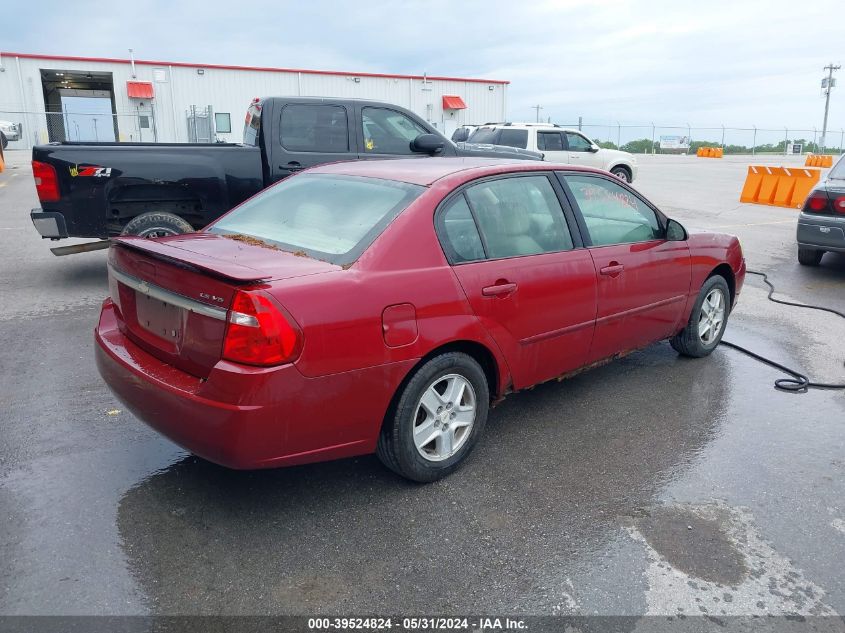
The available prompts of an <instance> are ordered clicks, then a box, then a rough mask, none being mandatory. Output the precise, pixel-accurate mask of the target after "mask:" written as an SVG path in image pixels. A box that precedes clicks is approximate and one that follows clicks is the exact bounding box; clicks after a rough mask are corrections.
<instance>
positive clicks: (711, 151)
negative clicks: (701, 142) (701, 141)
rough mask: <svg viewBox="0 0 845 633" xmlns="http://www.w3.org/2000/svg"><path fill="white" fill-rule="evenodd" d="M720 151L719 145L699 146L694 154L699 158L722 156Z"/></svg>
mask: <svg viewBox="0 0 845 633" xmlns="http://www.w3.org/2000/svg"><path fill="white" fill-rule="evenodd" d="M722 151H723V150H722V148H721V147H699V148H698V149H697V150H696V152H695V155H696V156H700V157H701V158H722Z"/></svg>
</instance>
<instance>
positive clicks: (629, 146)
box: [620, 138, 657, 154]
mask: <svg viewBox="0 0 845 633" xmlns="http://www.w3.org/2000/svg"><path fill="white" fill-rule="evenodd" d="M653 145H654V146H655V147H657V141H655V142H654V143H653ZM651 148H652V142H651V139H650V138H640V139H637V140H635V141H628V142H627V143H625V144H624V145H623V146H622V147H621V148H620V149H621V150H622V151H623V152H630V153H631V154H651Z"/></svg>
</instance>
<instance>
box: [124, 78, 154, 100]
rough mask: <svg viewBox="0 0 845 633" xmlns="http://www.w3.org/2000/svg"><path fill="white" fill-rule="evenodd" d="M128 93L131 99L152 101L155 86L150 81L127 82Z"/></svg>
mask: <svg viewBox="0 0 845 633" xmlns="http://www.w3.org/2000/svg"><path fill="white" fill-rule="evenodd" d="M126 93H127V94H128V95H129V97H130V98H131V99H152V98H153V84H152V82H150V81H127V82H126Z"/></svg>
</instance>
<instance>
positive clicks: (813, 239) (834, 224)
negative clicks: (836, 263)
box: [796, 213, 845, 253]
mask: <svg viewBox="0 0 845 633" xmlns="http://www.w3.org/2000/svg"><path fill="white" fill-rule="evenodd" d="M796 239H797V241H798V246H800V247H802V248H815V249H818V250H825V251H835V252H840V253H845V216H843V217H836V216H833V215H810V214H808V213H801V215H800V216H799V218H798V229H797V231H796Z"/></svg>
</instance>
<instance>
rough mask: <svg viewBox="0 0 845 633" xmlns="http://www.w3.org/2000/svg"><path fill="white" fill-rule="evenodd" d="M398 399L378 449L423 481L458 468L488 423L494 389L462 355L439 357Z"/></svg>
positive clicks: (397, 468) (396, 468) (387, 461)
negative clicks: (491, 391)
mask: <svg viewBox="0 0 845 633" xmlns="http://www.w3.org/2000/svg"><path fill="white" fill-rule="evenodd" d="M397 395H398V398H397V399H396V400H395V403H394V404H393V405H392V406H391V408H390V410H388V413H387V416H386V417H385V421H384V425H383V426H382V430H381V433H380V434H379V439H378V445H377V447H376V454H377V455H378V457H379V459H380V460H381V461H382V463H383V464H384V465H385V466H387V467H388V468H389V469H390V470H392V471H393V472H395V473H397V474H399V475H401V476H402V477H405V478H407V479H410V480H412V481H416V482H421V483H427V482H431V481H436V480H438V479H440V478H441V477H445V476H446V475H448V474H449V473H451V472H453V471H454V470H455V469H457V468H458V466H459V465H460V463H461V462H462V461H463V460H464V459H465V458H466V457H467V455H469V453H470V452H471V451H472V449H473V447H474V446H475V444H476V442H477V441H478V438H479V437H480V436H481V433H482V432H483V430H484V424H485V422H486V421H487V413H488V411H489V408H490V390H489V387H488V384H487V377H486V376H485V374H484V370H483V369H482V368H481V366H480V365H479V364H478V363H477V362H476V361H475V359H473V358H472V357H471V356H469V355H467V354H464V353H462V352H447V353H445V354H441V355H439V356H435V357H434V358H432V359H431V360H429V361H427V362H426V363H425V364H424V365H422V366H421V367H419V368H418V369H417V370H416V371H415V372H414V373H413V375H412V376H411V377H410V379H409V380H407V382H406V383H405V385H404V386H403V387H402V390H401V391H400V392H399V393H398V394H397ZM449 398H452V399H451V400H450V399H449ZM459 416H460V417H459Z"/></svg>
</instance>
